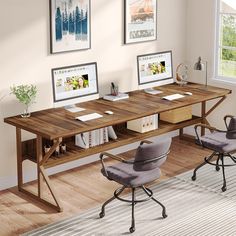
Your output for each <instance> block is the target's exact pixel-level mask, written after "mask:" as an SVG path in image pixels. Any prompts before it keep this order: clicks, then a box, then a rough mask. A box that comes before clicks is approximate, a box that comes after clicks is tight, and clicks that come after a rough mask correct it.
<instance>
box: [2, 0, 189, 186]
mask: <svg viewBox="0 0 236 236" xmlns="http://www.w3.org/2000/svg"><path fill="white" fill-rule="evenodd" d="M91 2H92V6H91V15H92V19H91V23H92V49H91V50H87V51H77V52H70V53H62V54H56V55H50V53H49V41H50V38H49V35H50V34H49V32H50V31H49V0H40V1H39V0H20V1H19V0H7V1H0V73H1V87H0V98H1V97H2V96H4V95H6V97H5V98H4V99H2V100H1V101H0V118H1V119H0V134H1V136H0V150H1V151H0V189H3V188H5V187H10V186H12V185H15V184H16V149H15V129H14V128H13V127H12V126H10V125H7V124H4V123H3V118H4V117H7V116H12V115H16V114H19V113H21V111H22V109H23V108H22V106H21V105H20V104H19V103H18V102H17V101H16V99H15V98H14V97H13V96H9V87H10V86H11V85H13V84H22V83H26V84H30V83H33V84H36V85H37V87H38V90H39V92H38V96H37V103H36V104H34V105H33V106H32V109H33V110H40V109H45V108H49V107H52V88H51V68H55V67H60V66H66V65H74V64H80V63H86V62H91V61H97V63H98V76H99V87H100V92H101V95H103V94H104V93H106V92H108V90H109V84H110V82H111V81H115V82H117V83H118V84H119V87H120V89H121V90H123V91H130V90H134V89H137V73H136V71H137V69H136V56H137V55H139V54H145V53H151V52H156V51H165V50H172V51H173V62H174V66H175V67H174V68H176V65H177V64H178V63H180V62H182V61H184V60H185V54H186V0H174V1H173V0H158V25H157V29H158V39H157V40H156V41H153V42H146V43H139V44H132V45H123V42H122V41H123V40H122V39H123V0H112V1H107V0H91ZM28 169H29V168H28Z"/></svg>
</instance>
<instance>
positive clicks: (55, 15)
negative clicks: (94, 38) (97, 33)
mask: <svg viewBox="0 0 236 236" xmlns="http://www.w3.org/2000/svg"><path fill="white" fill-rule="evenodd" d="M50 21H51V22H50V23H51V24H50V26H51V53H60V52H68V51H75V50H83V49H89V48H90V47H91V26H90V0H50Z"/></svg>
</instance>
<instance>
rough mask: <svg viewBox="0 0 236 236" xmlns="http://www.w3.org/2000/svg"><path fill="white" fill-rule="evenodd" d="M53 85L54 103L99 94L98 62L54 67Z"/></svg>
mask: <svg viewBox="0 0 236 236" xmlns="http://www.w3.org/2000/svg"><path fill="white" fill-rule="evenodd" d="M52 87H53V101H54V103H59V102H62V101H65V100H72V99H76V98H77V99H78V98H82V97H85V96H91V95H95V94H98V93H99V90H98V73H97V63H96V62H90V63H85V64H79V65H71V66H64V67H58V68H53V69H52Z"/></svg>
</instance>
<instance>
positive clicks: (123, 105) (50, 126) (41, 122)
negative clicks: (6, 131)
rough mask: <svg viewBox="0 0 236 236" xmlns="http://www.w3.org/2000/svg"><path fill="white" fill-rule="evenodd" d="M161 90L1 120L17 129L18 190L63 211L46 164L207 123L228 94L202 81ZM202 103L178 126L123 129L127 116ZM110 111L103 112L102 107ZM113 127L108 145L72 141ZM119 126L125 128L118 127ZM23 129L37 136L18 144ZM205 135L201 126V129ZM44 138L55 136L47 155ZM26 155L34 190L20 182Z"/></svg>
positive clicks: (161, 88)
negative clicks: (59, 151)
mask: <svg viewBox="0 0 236 236" xmlns="http://www.w3.org/2000/svg"><path fill="white" fill-rule="evenodd" d="M157 89H159V90H162V91H163V93H161V94H158V95H150V94H146V93H144V92H143V91H133V92H130V93H129V96H130V98H129V99H126V100H120V101H116V102H110V101H105V100H103V99H98V100H94V101H89V102H84V103H80V104H79V105H78V106H79V107H83V108H85V109H86V110H85V111H82V112H79V113H71V112H69V111H67V110H65V109H64V108H55V109H47V110H42V111H37V112H34V113H32V114H31V117H29V118H21V117H20V116H14V117H8V118H5V119H4V121H5V122H6V123H8V124H11V125H13V126H15V127H16V146H17V176H18V189H19V191H21V192H24V193H25V194H27V195H30V196H32V197H33V198H34V199H37V200H38V201H40V202H43V203H44V204H46V205H49V206H51V207H53V208H55V209H56V210H57V211H62V206H61V203H60V201H59V199H58V198H57V197H56V191H55V190H54V189H53V186H52V184H51V183H50V180H49V177H48V175H47V174H46V172H45V168H49V167H53V166H56V165H59V164H63V163H66V162H69V161H73V160H76V159H79V158H82V157H85V156H89V155H92V154H96V153H100V152H101V151H105V150H109V149H113V148H116V147H119V146H123V145H126V144H129V143H132V142H136V141H139V140H142V139H145V138H150V137H153V136H157V135H160V134H163V133H167V132H170V131H174V130H180V132H179V134H180V136H183V135H184V134H183V128H184V127H187V126H191V125H194V124H197V123H204V124H209V123H208V121H207V116H208V115H209V114H210V113H211V112H212V111H213V110H214V109H215V108H216V107H217V106H218V105H219V104H220V103H222V102H223V101H224V99H225V98H226V96H227V95H228V94H230V93H231V91H230V90H228V89H222V88H216V87H211V86H208V89H207V90H205V89H204V86H203V85H199V84H193V83H189V84H188V85H187V86H184V87H180V86H178V85H176V84H171V85H165V86H162V87H158V88H157ZM186 91H188V92H192V94H193V95H192V96H185V97H184V98H181V99H178V100H174V101H167V100H163V99H161V97H162V96H166V95H171V94H175V93H179V94H183V93H184V92H186ZM213 99H216V102H215V105H213V106H212V107H211V108H210V109H209V110H208V111H207V110H206V102H207V101H209V100H213ZM198 103H200V104H201V116H200V117H196V116H193V118H192V119H191V120H187V121H184V122H181V123H177V124H170V123H167V122H161V121H160V122H159V128H158V129H157V130H154V131H150V132H147V133H143V134H141V133H137V132H134V131H131V130H127V129H126V128H125V126H124V125H123V126H122V125H121V124H124V123H126V122H127V121H129V120H134V119H138V118H141V117H144V116H149V115H152V114H156V113H161V112H164V111H169V110H172V109H176V108H181V107H185V106H189V105H194V104H198ZM106 110H112V111H113V112H114V114H113V115H106V114H104V111H106ZM93 112H97V113H100V114H102V115H103V117H102V118H99V119H95V120H91V121H87V122H81V121H77V120H75V117H76V116H79V115H84V114H89V113H93ZM110 125H113V126H114V125H115V126H117V127H118V129H117V130H116V133H117V136H118V139H117V140H111V141H109V142H108V143H105V144H103V145H99V146H96V147H92V148H89V149H82V148H79V147H77V146H75V145H74V138H73V137H74V136H75V135H76V134H79V133H82V132H86V131H90V130H95V129H98V128H102V127H107V126H110ZM122 127H123V128H122ZM22 130H26V131H29V132H31V133H33V134H35V135H36V138H35V139H32V140H28V141H24V142H22V134H21V131H22ZM202 134H204V129H203V130H202ZM45 140H54V145H53V146H52V147H51V149H50V151H49V152H48V153H46V154H44V152H43V145H44V143H45ZM62 141H63V142H66V143H67V152H66V153H65V154H64V155H61V156H60V157H59V158H51V156H52V154H53V152H54V151H55V149H56V147H57V146H58V145H59V144H60V143H61V142H62ZM25 159H29V160H32V161H33V162H35V163H36V164H37V173H38V175H37V183H38V188H37V193H34V192H31V191H29V190H28V189H27V190H26V188H25V186H24V183H23V168H22V167H23V166H22V165H23V161H24V160H25ZM43 181H45V182H46V184H47V186H48V189H49V191H50V193H51V195H52V197H53V199H54V201H55V203H54V202H51V201H49V200H48V199H45V198H44V197H43V189H42V185H43Z"/></svg>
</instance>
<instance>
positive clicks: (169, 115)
mask: <svg viewBox="0 0 236 236" xmlns="http://www.w3.org/2000/svg"><path fill="white" fill-rule="evenodd" d="M190 119H192V106H187V107H181V108H178V109H174V110H170V111H166V112H162V113H160V120H163V121H166V122H169V123H174V124H175V123H179V122H181V121H185V120H190Z"/></svg>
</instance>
